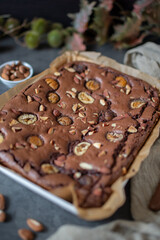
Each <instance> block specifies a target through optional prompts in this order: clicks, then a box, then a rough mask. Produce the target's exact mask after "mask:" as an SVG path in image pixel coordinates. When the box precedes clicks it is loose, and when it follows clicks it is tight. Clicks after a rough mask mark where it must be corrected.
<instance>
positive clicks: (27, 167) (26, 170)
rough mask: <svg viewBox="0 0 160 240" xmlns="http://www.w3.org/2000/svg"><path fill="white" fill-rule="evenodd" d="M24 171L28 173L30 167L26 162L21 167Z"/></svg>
mask: <svg viewBox="0 0 160 240" xmlns="http://www.w3.org/2000/svg"><path fill="white" fill-rule="evenodd" d="M23 169H24V171H25V172H26V173H28V172H29V171H30V170H31V165H30V164H29V162H27V163H26V164H25V165H24V167H23Z"/></svg>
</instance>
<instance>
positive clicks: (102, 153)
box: [98, 150, 106, 157]
mask: <svg viewBox="0 0 160 240" xmlns="http://www.w3.org/2000/svg"><path fill="white" fill-rule="evenodd" d="M105 154H106V152H105V151H104V150H102V151H101V152H100V153H98V157H102V156H104V155H105Z"/></svg>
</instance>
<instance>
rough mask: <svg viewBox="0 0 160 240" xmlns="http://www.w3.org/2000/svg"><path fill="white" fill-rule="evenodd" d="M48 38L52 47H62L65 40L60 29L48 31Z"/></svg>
mask: <svg viewBox="0 0 160 240" xmlns="http://www.w3.org/2000/svg"><path fill="white" fill-rule="evenodd" d="M47 40H48V43H49V45H50V46H51V47H55V48H57V47H60V46H61V45H62V43H63V40H64V35H63V32H62V31H60V30H58V29H55V30H52V31H50V32H49V33H48V35H47Z"/></svg>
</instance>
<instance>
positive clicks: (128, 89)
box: [126, 84, 131, 95]
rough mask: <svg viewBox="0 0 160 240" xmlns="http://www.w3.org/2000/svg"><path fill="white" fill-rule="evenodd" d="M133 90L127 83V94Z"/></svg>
mask: <svg viewBox="0 0 160 240" xmlns="http://www.w3.org/2000/svg"><path fill="white" fill-rule="evenodd" d="M130 92H131V87H130V86H129V85H128V84H127V85H126V94H127V95H128V94H129V93H130Z"/></svg>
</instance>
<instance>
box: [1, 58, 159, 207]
mask: <svg viewBox="0 0 160 240" xmlns="http://www.w3.org/2000/svg"><path fill="white" fill-rule="evenodd" d="M158 108H159V92H158V90H157V89H155V88H154V87H152V86H151V85H149V84H148V83H146V82H144V81H142V80H140V79H136V78H134V77H131V76H128V75H126V74H124V73H122V72H119V71H117V70H115V69H112V68H109V67H104V66H100V65H97V64H94V63H89V62H72V63H68V64H66V65H64V66H63V67H61V68H60V69H59V70H58V71H57V72H55V73H54V74H50V75H47V76H44V77H43V78H42V79H40V80H39V81H37V82H36V83H34V84H32V85H30V86H28V87H27V88H26V89H24V90H23V91H21V92H20V93H19V94H17V95H16V96H15V97H13V98H12V99H11V100H10V101H9V102H8V103H7V104H6V105H5V106H4V107H3V109H2V110H1V111H0V161H1V163H2V164H3V165H4V166H7V167H9V168H11V169H13V170H15V171H17V172H18V173H20V174H22V175H23V176H25V177H26V178H28V179H30V180H32V181H33V182H35V183H37V184H39V185H40V186H42V187H44V188H46V189H48V190H53V189H56V188H60V187H63V186H68V185H69V184H71V183H73V184H74V188H75V192H76V196H77V199H78V204H79V206H80V207H84V208H85V207H99V206H102V205H103V204H104V203H105V202H106V200H107V199H108V198H109V196H110V194H111V185H112V183H113V182H114V181H115V180H116V179H117V178H119V177H120V176H122V175H124V174H126V172H127V169H128V168H129V166H130V165H131V163H132V162H133V160H134V159H135V157H136V155H137V153H138V151H139V150H140V148H141V147H142V146H143V144H144V143H145V141H146V139H147V137H148V136H149V134H150V133H151V131H152V129H153V127H154V125H155V123H156V122H157V121H158V119H159V112H158Z"/></svg>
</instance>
